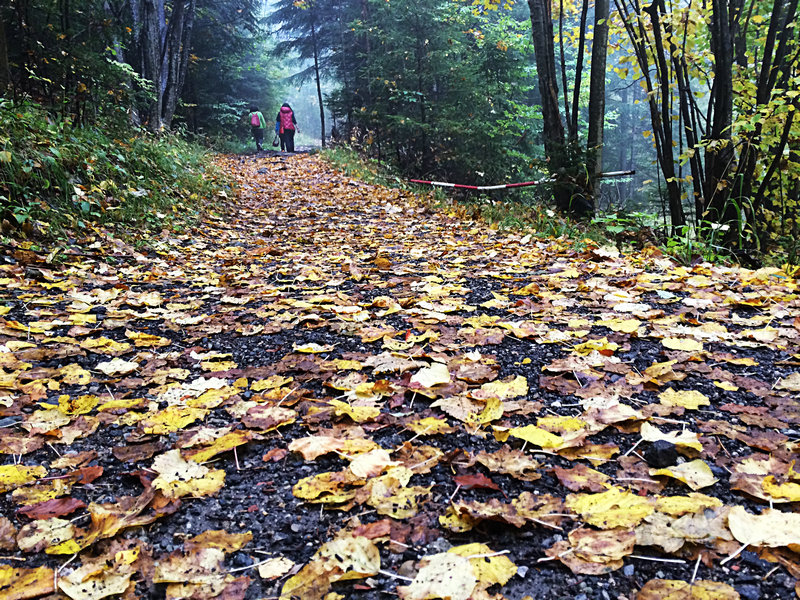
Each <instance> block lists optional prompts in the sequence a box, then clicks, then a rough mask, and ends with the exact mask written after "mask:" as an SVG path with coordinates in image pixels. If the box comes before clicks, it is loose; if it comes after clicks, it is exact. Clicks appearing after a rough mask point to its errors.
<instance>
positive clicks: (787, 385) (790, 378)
mask: <svg viewBox="0 0 800 600" xmlns="http://www.w3.org/2000/svg"><path fill="white" fill-rule="evenodd" d="M775 387H776V388H778V389H779V390H788V391H790V392H800V373H792V374H790V375H787V376H786V377H784V378H782V379H779V380H778V382H777V383H776V384H775Z"/></svg>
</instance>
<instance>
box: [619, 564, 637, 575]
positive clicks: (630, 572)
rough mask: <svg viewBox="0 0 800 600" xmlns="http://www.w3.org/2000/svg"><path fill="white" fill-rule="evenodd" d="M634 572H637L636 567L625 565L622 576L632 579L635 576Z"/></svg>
mask: <svg viewBox="0 0 800 600" xmlns="http://www.w3.org/2000/svg"><path fill="white" fill-rule="evenodd" d="M634 570H636V567H634V566H633V565H625V566H624V567H622V574H623V575H625V576H626V577H631V576H632V575H633V572H634Z"/></svg>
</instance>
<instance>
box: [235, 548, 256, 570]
mask: <svg viewBox="0 0 800 600" xmlns="http://www.w3.org/2000/svg"><path fill="white" fill-rule="evenodd" d="M252 564H253V559H252V558H250V557H249V556H248V555H247V554H245V553H244V552H239V553H237V554H236V555H234V557H233V565H234V566H235V567H249V566H250V565H252Z"/></svg>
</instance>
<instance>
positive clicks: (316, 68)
mask: <svg viewBox="0 0 800 600" xmlns="http://www.w3.org/2000/svg"><path fill="white" fill-rule="evenodd" d="M311 42H312V44H313V45H314V78H315V79H316V82H317V100H319V132H320V133H319V135H320V140H321V142H322V147H323V148H324V147H325V106H324V105H323V104H322V83H321V82H320V76H319V47H318V46H317V29H316V27H314V22H313V21H312V22H311Z"/></svg>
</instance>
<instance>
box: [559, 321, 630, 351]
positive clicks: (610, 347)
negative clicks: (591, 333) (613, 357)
mask: <svg viewBox="0 0 800 600" xmlns="http://www.w3.org/2000/svg"><path fill="white" fill-rule="evenodd" d="M637 328H638V321H637ZM618 349H619V344H615V343H614V342H609V341H608V338H605V337H603V338H600V339H596V340H589V341H588V342H584V343H582V344H577V345H576V346H573V347H572V351H573V352H574V353H575V354H580V355H581V356H588V355H589V354H591V353H592V352H595V351H597V352H601V351H603V350H605V351H607V352H609V353H610V352H614V351H616V350H618Z"/></svg>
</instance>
